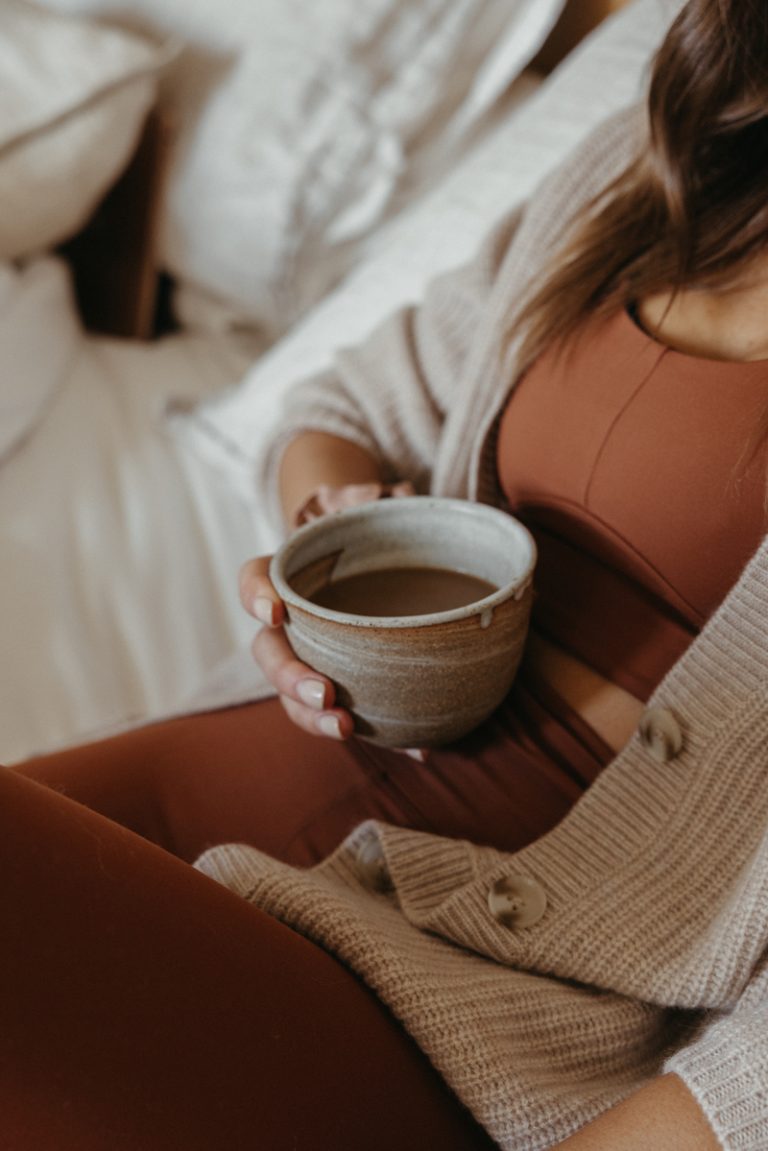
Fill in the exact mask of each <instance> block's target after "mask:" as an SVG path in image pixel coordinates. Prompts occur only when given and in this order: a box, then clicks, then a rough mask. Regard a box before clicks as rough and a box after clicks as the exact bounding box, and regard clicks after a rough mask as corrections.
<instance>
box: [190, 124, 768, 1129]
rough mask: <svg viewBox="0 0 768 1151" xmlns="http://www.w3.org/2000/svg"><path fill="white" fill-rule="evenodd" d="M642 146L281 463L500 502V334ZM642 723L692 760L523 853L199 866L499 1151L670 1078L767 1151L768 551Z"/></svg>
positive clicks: (424, 322) (384, 340)
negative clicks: (339, 439)
mask: <svg viewBox="0 0 768 1151" xmlns="http://www.w3.org/2000/svg"><path fill="white" fill-rule="evenodd" d="M643 122H644V121H643V118H642V117H641V116H640V115H639V114H638V113H637V112H636V111H634V112H633V111H630V112H628V113H627V114H623V115H621V116H620V117H618V118H617V119H616V120H614V121H613V122H612V123H611V124H609V125H607V126H606V127H604V128H603V129H602V131H600V132H599V133H597V134H596V135H595V136H593V137H592V138H591V139H590V140H589V141H588V142H587V143H586V145H585V146H583V147H582V148H581V149H580V150H579V152H578V155H577V156H576V158H575V160H573V161H571V162H569V163H568V164H567V165H566V166H564V167H563V168H562V169H561V170H560V171H559V172H557V173H556V174H555V175H554V176H553V177H552V178H550V179H549V180H548V181H547V182H546V183H545V185H544V186H543V188H542V189H541V190H540V192H539V193H538V194H537V195H536V196H535V197H534V198H533V200H532V202H531V204H530V205H529V207H528V208H527V210H526V211H525V212H523V213H520V214H516V216H515V217H514V218H513V219H512V220H510V221H508V222H506V223H505V225H504V226H502V227H501V228H500V229H498V230H497V231H496V232H495V234H494V235H493V236H492V237H491V239H490V241H489V243H488V244H487V245H486V247H485V248H484V250H483V252H482V253H481V255H480V256H479V258H478V260H477V261H476V262H475V263H474V265H473V266H472V267H471V268H470V269H468V270H467V271H465V272H463V273H461V274H457V275H454V276H451V277H448V278H447V279H444V280H442V281H441V282H440V283H438V285H437V286H436V287H435V289H434V290H433V291H432V292H431V294H430V296H429V298H428V299H427V301H426V303H425V304H424V305H423V306H422V307H421V308H419V309H415V310H410V311H405V312H403V313H402V314H400V315H399V316H398V317H396V318H394V319H393V320H392V321H391V322H390V323H388V324H387V325H385V326H384V327H383V328H382V329H381V330H380V331H379V332H378V333H377V334H376V335H375V336H374V337H373V338H372V339H371V340H370V341H369V342H368V343H367V344H366V346H365V347H363V348H362V349H360V350H358V351H355V352H348V353H344V354H342V355H341V356H340V357H339V361H338V364H337V367H336V369H335V371H334V372H329V373H325V374H324V375H323V376H321V377H318V378H316V379H314V380H312V381H309V382H308V383H307V384H306V385H304V386H302V387H301V388H299V389H297V391H296V393H295V395H294V396H293V397H292V398H291V407H290V414H289V415H288V416H286V419H285V431H284V435H283V436H282V437H281V441H280V442H281V443H283V442H285V440H286V439H287V438H290V437H291V436H293V435H295V434H296V432H297V431H300V430H302V429H304V428H310V427H311V428H324V429H327V430H330V431H333V432H336V433H338V434H340V435H344V436H347V437H349V438H352V439H353V440H355V441H356V442H359V443H361V444H363V445H365V446H366V447H367V448H368V449H369V450H371V451H373V452H374V453H375V454H377V455H378V456H379V457H380V458H381V459H382V461H383V462H384V464H385V466H386V468H387V470H388V471H389V472H391V474H393V475H397V476H398V477H402V476H417V477H419V479H420V482H421V484H422V485H423V486H427V485H429V486H430V487H431V488H432V490H434V491H436V492H438V493H444V494H450V495H467V494H470V495H473V496H477V497H478V498H482V499H492V498H494V488H493V482H492V475H493V428H494V424H495V421H496V416H497V414H498V412H499V411H500V409H501V407H502V405H503V402H504V400H505V398H506V396H507V394H508V391H509V388H510V386H511V383H512V382H514V380H515V379H516V371H515V364H516V361H515V356H516V345H515V344H514V343H513V344H512V345H511V347H509V348H508V350H507V352H506V353H505V354H504V355H502V353H501V352H500V346H501V344H502V342H503V340H502V336H503V333H504V332H505V331H506V330H507V328H508V325H509V322H510V319H513V318H514V314H515V311H516V309H517V308H518V307H519V304H520V301H521V299H523V298H524V296H525V292H526V290H527V289H528V287H529V285H530V282H531V280H532V277H534V276H535V275H536V274H538V272H539V270H540V268H541V263H542V254H544V253H545V252H546V251H547V250H548V248H549V247H550V244H551V242H552V240H553V239H554V238H555V236H556V234H557V233H558V230H559V229H560V227H561V225H562V222H563V220H564V219H565V218H566V217H567V216H568V215H569V213H570V212H571V210H572V209H573V208H574V207H576V206H578V204H580V203H581V202H583V201H584V199H585V197H587V196H589V195H590V194H591V193H592V192H593V191H594V190H595V189H596V188H598V187H599V186H601V185H602V184H603V183H604V182H605V181H606V180H607V179H609V178H610V176H611V175H612V174H613V173H614V172H615V171H616V170H617V169H618V168H620V167H621V166H622V165H623V164H624V162H625V161H626V159H627V157H628V156H629V155H630V154H631V151H632V150H633V149H634V148H636V147H637V140H638V131H642V130H643V129H642V123H643ZM510 163H511V164H512V163H514V157H510ZM677 434H679V435H684V434H685V428H684V427H681V428H679V429H678V430H677ZM279 450H280V445H278V446H277V449H276V451H277V452H279ZM274 458H275V456H274V455H273V456H272V458H271V460H268V461H266V462H265V463H264V468H265V469H266V470H265V472H264V473H263V474H264V476H265V477H266V475H267V472H268V470H269V468H270V467H272V468H273V467H274ZM265 482H266V480H265ZM269 482H270V483H272V482H273V481H271V480H270V481H269ZM702 560H703V562H706V557H702ZM649 707H651V708H654V709H658V710H655V711H653V712H651V719H653V717H654V716H661V717H663V719H664V720H665V721H668V722H671V723H672V725H673V727H674V728H675V730H676V731H677V732H679V733H680V734H681V735H682V747H681V748H678V747H677V744H676V741H675V740H672V744H671V745H670V741H669V740H667V741H665V740H664V739H663V738H662V739H661V742H660V744H657V743H654V740H653V739H652V738H651V739H650V740H649V739H643V738H641V735H640V734H637V735H635V736H633V738H632V739H631V740H630V742H629V744H628V746H627V747H626V748H625V750H624V751H622V752H621V753H620V754H619V755H618V756H617V757H616V758H615V759H614V761H613V762H612V763H611V764H610V765H609V766H608V767H607V768H606V769H605V770H604V772H603V773H602V775H601V776H600V777H599V779H598V781H597V782H596V783H595V784H593V786H592V787H591V788H590V789H589V791H588V792H587V793H586V794H585V795H584V797H583V798H582V799H581V800H580V801H579V802H578V803H577V804H576V806H575V807H574V808H573V809H572V811H571V813H570V814H569V815H568V816H567V817H566V818H565V819H564V820H563V821H562V822H561V823H560V824H559V825H558V826H557V827H556V828H555V829H554V830H553V831H551V832H550V833H548V834H547V835H545V836H544V837H542V838H541V839H539V840H537V841H536V842H535V843H533V844H532V845H530V846H529V847H527V848H525V849H524V850H522V851H520V852H517V853H515V854H503V853H500V852H498V851H496V850H492V849H489V848H478V847H474V846H472V845H471V844H469V843H465V842H461V841H455V840H450V839H444V838H440V837H437V836H431V835H426V834H422V833H416V832H411V831H404V830H402V829H397V828H394V827H388V826H384V825H380V824H376V823H369V824H365V825H363V826H362V827H360V828H358V829H357V830H356V831H355V832H354V833H353V834H352V836H351V837H350V838H349V840H348V841H347V842H345V843H344V844H343V845H342V846H341V847H340V848H339V849H338V850H337V851H336V853H335V854H334V855H333V856H332V857H331V858H330V859H328V860H327V861H326V862H324V863H323V864H321V865H320V866H318V867H317V868H314V869H311V870H307V871H299V870H296V869H292V868H290V867H288V866H285V865H283V864H279V863H276V862H274V861H273V860H270V859H269V858H267V857H266V856H264V855H262V854H261V853H259V852H257V851H254V850H253V849H251V848H245V847H240V846H237V845H225V846H221V847H217V848H214V849H212V850H211V851H209V852H207V853H206V854H205V855H204V856H203V857H202V858H201V859H200V860H199V861H198V864H197V866H198V867H199V868H200V869H201V870H202V871H204V872H205V873H207V874H208V875H210V876H212V877H214V878H215V879H217V880H219V881H220V882H222V883H225V884H227V885H228V886H229V887H231V888H233V889H234V890H235V891H238V892H240V893H242V894H243V895H244V896H245V897H246V898H248V899H250V900H252V901H253V902H254V903H255V904H258V905H259V906H260V907H262V908H264V909H265V910H266V911H267V912H269V913H271V914H273V915H275V916H277V917H279V918H280V919H282V920H284V921H285V922H286V923H289V924H291V925H292V926H293V927H294V928H295V929H296V930H298V931H300V932H302V933H304V934H305V935H307V936H309V937H310V938H311V939H314V940H317V941H318V942H320V943H321V944H322V945H323V946H324V947H326V948H328V949H330V950H331V951H332V952H334V953H335V954H336V955H338V956H339V957H340V958H341V960H342V961H343V962H345V963H347V964H349V966H350V967H352V968H353V969H354V970H355V971H356V972H358V973H359V974H360V976H361V977H362V978H363V979H364V980H365V981H366V982H367V983H368V984H369V985H370V986H371V987H372V988H373V989H374V990H375V992H376V993H377V994H378V995H379V996H380V997H381V998H382V999H383V1000H384V1001H385V1002H386V1003H387V1004H389V1006H390V1007H391V1009H392V1010H393V1012H394V1013H395V1014H396V1015H397V1017H398V1018H399V1019H400V1020H401V1021H402V1023H403V1025H404V1026H405V1027H406V1028H407V1029H408V1031H409V1032H410V1033H411V1034H412V1035H413V1036H414V1037H415V1039H416V1041H417V1042H418V1043H419V1044H420V1046H421V1047H422V1048H423V1050H424V1051H425V1052H426V1053H427V1054H428V1056H429V1057H430V1059H431V1060H432V1062H433V1063H434V1065H435V1067H436V1068H437V1069H438V1070H439V1072H440V1073H441V1074H442V1075H443V1076H444V1078H445V1079H446V1081H447V1082H448V1083H449V1084H450V1086H451V1087H452V1088H453V1090H454V1091H455V1092H456V1094H457V1095H458V1096H459V1097H460V1098H461V1099H462V1100H464V1102H465V1103H466V1104H467V1106H468V1107H469V1108H470V1109H471V1110H472V1112H473V1113H474V1114H475V1116H476V1117H477V1118H478V1120H479V1121H480V1122H481V1123H482V1124H483V1126H484V1127H485V1128H486V1129H487V1130H488V1131H489V1133H490V1134H491V1136H492V1137H493V1138H494V1139H495V1140H496V1141H497V1142H498V1143H499V1144H500V1146H501V1147H503V1148H508V1149H510V1151H513V1149H514V1151H537V1149H539V1148H548V1147H551V1146H552V1145H553V1144H554V1143H556V1142H557V1141H559V1140H561V1139H563V1138H565V1137H566V1136H567V1135H568V1134H570V1133H572V1132H573V1131H574V1130H575V1129H577V1128H578V1127H580V1126H581V1125H582V1124H584V1123H585V1122H586V1121H588V1120H589V1119H591V1118H593V1117H594V1116H595V1115H597V1114H598V1113H599V1112H601V1111H602V1110H604V1109H605V1108H606V1107H608V1106H610V1105H611V1104H613V1103H615V1102H616V1101H618V1100H619V1099H621V1098H622V1097H624V1096H625V1095H627V1094H628V1093H629V1092H631V1091H633V1090H634V1089H636V1088H637V1087H639V1086H640V1085H641V1084H642V1083H643V1082H645V1081H646V1080H647V1079H648V1078H649V1077H652V1076H654V1075H656V1074H657V1073H659V1072H660V1071H662V1070H663V1069H664V1068H666V1069H667V1070H673V1071H675V1072H676V1073H677V1074H679V1075H680V1076H682V1078H683V1079H684V1080H685V1082H686V1083H687V1084H688V1086H689V1087H690V1089H691V1090H692V1092H693V1093H694V1095H695V1097H696V1098H697V1099H698V1100H699V1102H700V1104H701V1106H702V1107H703V1109H704V1111H705V1113H706V1115H707V1116H708V1118H709V1120H710V1122H711V1124H712V1126H713V1128H714V1130H715V1131H716V1133H717V1135H718V1137H719V1139H720V1142H721V1143H722V1145H723V1147H724V1148H726V1149H727V1151H736V1149H737V1148H738V1149H743V1151H765V1149H766V1148H768V964H766V961H765V955H766V944H768V834H767V830H768V778H767V777H768V543H766V542H764V543H763V545H762V546H761V547H760V549H759V551H758V553H757V554H756V556H755V557H754V558H753V560H752V561H751V562H750V563H749V564H748V566H747V568H746V570H745V571H744V573H743V575H742V576H741V578H740V580H739V582H738V584H737V585H736V586H735V588H734V589H733V590H732V592H731V593H730V594H729V596H728V597H727V599H726V600H725V602H724V603H723V604H722V606H721V608H720V609H719V610H718V612H717V613H716V615H715V616H714V617H713V618H712V619H711V621H710V622H709V623H708V624H707V626H706V627H705V628H704V630H703V632H702V633H701V635H700V636H699V637H698V638H697V639H696V641H695V642H694V643H693V644H692V645H691V647H690V648H689V650H688V651H687V653H686V654H685V655H684V656H683V658H682V659H681V660H680V661H679V662H678V664H677V665H676V666H675V667H674V668H673V669H672V671H671V672H670V673H669V674H668V675H667V676H666V678H665V679H664V681H663V682H662V684H661V685H660V687H659V688H658V690H657V692H656V693H655V695H654V698H653V699H652V700H651V701H650V704H649ZM662 726H663V725H662ZM660 749H661V754H659V751H660ZM654 753H656V754H654ZM516 876H524V877H527V878H528V879H529V880H532V881H533V882H534V883H535V884H536V885H537V890H538V889H541V890H543V892H544V893H545V895H546V910H545V912H544V914H543V916H542V917H541V918H540V919H539V920H538V922H536V923H534V924H532V925H531V926H528V927H524V928H517V929H516V928H515V927H514V926H511V927H510V926H504V923H503V922H500V921H499V920H498V919H497V918H496V917H495V916H494V914H493V913H492V906H491V904H489V892H490V891H491V890H492V888H493V885H494V884H496V883H497V881H498V880H499V879H501V878H503V877H516Z"/></svg>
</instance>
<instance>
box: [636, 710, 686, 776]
mask: <svg viewBox="0 0 768 1151" xmlns="http://www.w3.org/2000/svg"><path fill="white" fill-rule="evenodd" d="M638 731H639V734H640V742H641V743H642V745H643V747H644V748H645V749H646V750H647V751H648V752H650V754H651V755H652V756H653V758H654V759H655V760H657V761H658V762H659V763H669V761H670V760H671V759H674V758H675V756H676V755H678V754H679V753H680V751H682V747H683V733H682V731H681V729H680V724H679V723H678V722H677V720H676V718H675V716H674V715H673V714H672V712H671V711H669V709H668V708H666V707H649V708H648V710H647V711H646V712H644V713H643V715H642V716H641V718H640V726H639V729H638Z"/></svg>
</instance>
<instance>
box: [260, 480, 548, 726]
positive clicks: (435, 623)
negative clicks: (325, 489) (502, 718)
mask: <svg viewBox="0 0 768 1151" xmlns="http://www.w3.org/2000/svg"><path fill="white" fill-rule="evenodd" d="M535 563H536V545H535V543H534V541H533V538H532V536H531V535H530V533H529V532H528V530H527V528H525V527H524V526H523V525H522V524H521V523H520V522H519V521H518V520H516V519H514V517H512V516H510V515H508V514H506V513H505V512H502V511H499V510H498V509H497V508H493V507H489V506H487V505H485V504H477V503H472V502H470V501H468V500H456V499H446V498H438V497H433V496H414V497H409V498H404V499H389V500H379V501H375V502H371V503H366V504H361V505H360V506H359V507H354V508H349V509H346V510H344V511H340V512H334V513H332V514H330V515H327V516H324V517H323V518H321V519H319V520H315V521H314V522H312V523H310V524H307V525H306V526H305V527H302V528H300V529H299V530H298V531H297V532H295V533H294V534H293V535H292V536H291V537H290V538H289V539H288V540H287V541H286V542H285V543H284V544H283V545H282V546H281V547H280V548H279V549H278V551H277V552H276V553H275V555H274V556H273V558H272V562H271V566H270V577H271V579H272V582H273V584H274V586H275V589H276V591H277V593H278V595H279V596H280V597H281V599H282V600H283V602H284V603H285V606H286V613H287V619H286V632H287V635H288V639H289V642H290V644H291V646H292V648H293V649H294V651H295V652H296V654H297V656H298V657H299V659H301V660H303V661H304V662H305V663H307V664H308V665H309V666H310V667H312V668H315V669H316V670H317V671H319V672H321V673H323V674H324V675H327V676H328V677H329V678H330V679H332V680H333V682H334V684H335V685H336V691H337V697H336V698H337V702H338V704H339V706H341V707H344V708H347V709H349V711H351V713H352V715H353V717H354V721H355V730H356V733H357V734H359V735H361V736H362V737H364V738H366V739H369V740H371V741H372V742H374V743H379V744H384V745H386V746H388V747H430V746H436V745H439V744H444V743H449V742H451V741H452V740H455V739H458V738H459V737H460V736H462V735H465V734H466V733H467V732H469V731H471V730H472V729H473V728H475V727H476V726H477V725H478V724H479V723H481V722H482V720H483V719H485V718H486V717H487V716H488V715H490V713H491V712H492V711H493V710H494V709H495V708H496V707H497V705H498V704H499V703H500V702H501V701H502V699H503V698H504V696H505V695H506V694H507V692H508V691H509V688H510V686H511V684H512V681H513V679H514V677H515V673H516V671H517V668H518V665H519V663H520V659H521V656H522V653H523V647H524V645H525V638H526V634H527V630H528V620H529V616H530V609H531V599H532V580H533V571H534V567H535ZM385 569H389V570H391V569H432V570H433V571H434V572H435V579H436V580H439V579H440V578H441V577H442V575H444V574H445V573H451V572H459V573H463V574H464V575H467V576H472V577H477V579H478V580H483V581H487V584H490V585H492V587H491V588H483V589H482V590H481V592H480V596H481V598H479V599H473V600H472V601H471V602H468V603H464V604H463V605H461V606H458V607H452V608H448V609H447V610H438V611H431V610H430V611H426V612H423V611H422V612H420V613H419V614H399V615H389V614H375V615H374V614H368V613H365V614H363V613H361V612H359V611H358V612H350V611H346V610H344V611H339V610H336V609H335V608H329V607H323V606H321V605H320V604H318V603H315V602H313V598H312V597H313V596H316V595H322V594H323V589H325V588H326V587H327V586H328V585H329V584H335V583H337V582H338V581H341V580H346V579H347V578H348V577H352V576H358V575H366V578H367V573H376V572H381V571H382V570H385ZM421 578H422V579H423V578H424V576H423V575H422V577H421ZM486 591H487V592H488V594H485V592H486ZM376 610H377V611H378V610H380V609H379V608H377V609H376Z"/></svg>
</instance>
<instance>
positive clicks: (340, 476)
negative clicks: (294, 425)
mask: <svg viewBox="0 0 768 1151" xmlns="http://www.w3.org/2000/svg"><path fill="white" fill-rule="evenodd" d="M381 478H382V477H381V472H380V469H379V465H378V463H377V462H376V460H374V459H373V457H372V456H370V455H369V454H368V452H366V451H365V450H364V449H363V448H361V447H358V445H357V444H353V443H351V442H350V441H349V440H344V439H341V438H340V437H339V436H332V435H328V434H327V433H325V432H304V433H303V434H302V435H300V436H297V437H296V439H295V440H292V441H291V442H290V444H289V445H288V447H287V448H286V450H285V452H284V454H283V458H282V461H281V464H280V499H281V503H282V507H283V515H284V517H285V522H286V523H288V524H291V523H293V522H294V517H295V515H296V512H297V511H298V509H299V508H300V507H301V506H302V504H303V503H304V502H305V500H306V499H307V497H308V496H310V495H311V494H312V492H314V491H315V490H316V489H317V488H318V487H319V486H320V485H321V484H329V485H330V486H331V487H342V486H343V485H344V484H365V483H376V482H378V481H380V480H381Z"/></svg>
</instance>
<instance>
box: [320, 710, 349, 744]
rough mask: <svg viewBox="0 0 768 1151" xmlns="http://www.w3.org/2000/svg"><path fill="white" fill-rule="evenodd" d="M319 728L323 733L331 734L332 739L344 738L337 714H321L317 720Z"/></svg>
mask: <svg viewBox="0 0 768 1151" xmlns="http://www.w3.org/2000/svg"><path fill="white" fill-rule="evenodd" d="M317 726H318V729H319V730H320V731H321V732H322V733H323V735H329V736H330V737H331V739H343V738H344V737H343V736H342V734H341V725H340V723H339V717H338V716H337V715H321V716H320V719H319V720H318V721H317Z"/></svg>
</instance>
